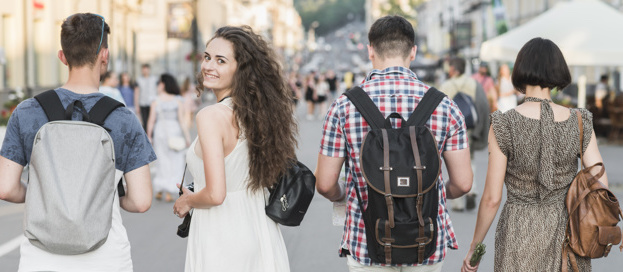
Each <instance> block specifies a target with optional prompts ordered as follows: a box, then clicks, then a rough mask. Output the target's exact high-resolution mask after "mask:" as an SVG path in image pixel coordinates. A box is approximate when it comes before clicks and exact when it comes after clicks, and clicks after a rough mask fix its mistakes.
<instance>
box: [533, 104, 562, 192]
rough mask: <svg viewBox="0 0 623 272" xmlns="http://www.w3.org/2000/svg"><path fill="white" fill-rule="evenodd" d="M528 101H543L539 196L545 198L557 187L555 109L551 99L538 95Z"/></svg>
mask: <svg viewBox="0 0 623 272" xmlns="http://www.w3.org/2000/svg"><path fill="white" fill-rule="evenodd" d="M525 101H527V102H540V103H541V120H540V122H541V148H540V152H541V156H540V161H539V183H541V185H542V187H541V188H540V190H539V197H540V198H541V199H544V198H545V197H547V195H548V194H550V193H551V191H553V190H555V189H557V187H559V186H557V184H555V183H554V136H555V135H554V134H555V133H556V131H555V124H554V110H553V109H552V105H550V103H552V100H551V99H542V98H536V97H526V98H525Z"/></svg>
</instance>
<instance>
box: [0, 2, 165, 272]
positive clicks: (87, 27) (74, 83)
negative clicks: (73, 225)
mask: <svg viewBox="0 0 623 272" xmlns="http://www.w3.org/2000/svg"><path fill="white" fill-rule="evenodd" d="M109 33H110V28H109V26H108V24H107V23H106V22H105V21H104V18H103V17H101V16H99V15H96V14H91V13H77V14H73V15H71V16H69V17H68V18H67V19H65V20H64V21H63V22H62V24H61V35H60V40H61V48H62V49H61V50H59V52H58V57H59V59H60V61H61V62H62V63H63V64H64V65H66V66H68V67H69V77H68V80H67V82H65V84H64V85H63V86H61V87H59V88H56V89H55V90H54V91H55V92H56V94H57V95H58V97H59V98H60V101H61V103H62V104H63V107H65V108H67V107H68V106H69V104H70V103H74V102H75V101H79V102H81V103H82V105H83V106H84V108H85V109H86V110H87V111H88V110H91V109H92V108H93V106H94V105H95V103H97V102H98V101H100V99H101V98H102V97H104V95H103V94H101V93H99V90H98V87H99V84H100V82H99V81H100V75H101V74H103V73H104V72H105V71H106V67H107V66H108V62H109V56H110V54H112V53H111V52H110V50H109V48H108V34H109ZM78 112H79V111H74V114H73V116H72V119H73V120H81V118H82V114H80V113H78ZM133 116H134V114H133V113H132V112H131V111H129V110H128V109H127V108H126V107H120V108H117V109H115V110H114V111H113V112H111V113H110V115H108V118H107V119H106V120H105V122H104V125H103V126H104V127H105V128H107V129H108V130H109V134H110V137H111V138H112V140H113V142H114V154H115V169H116V170H117V171H120V172H123V177H124V178H125V181H126V184H127V187H126V194H125V196H123V197H119V196H118V194H117V193H116V192H115V193H114V195H113V196H111V197H113V198H114V202H113V205H112V220H111V221H107V222H106V221H103V222H90V223H92V224H111V227H110V232H109V233H108V236H107V239H106V241H105V242H104V244H103V245H101V246H100V247H99V248H97V249H95V250H93V251H90V252H87V253H84V254H77V255H60V254H54V253H50V252H48V251H46V250H44V249H41V248H39V247H37V246H35V245H34V244H32V243H31V242H30V240H29V239H28V238H27V237H26V236H23V237H22V241H21V245H20V250H19V270H18V271H122V272H131V271H134V269H133V265H132V257H131V251H130V241H129V240H128V235H127V233H126V230H125V227H124V226H123V224H122V218H121V212H120V207H121V208H123V209H124V210H126V211H129V212H139V213H142V212H146V211H147V210H148V209H149V207H150V206H151V197H152V196H151V178H150V174H149V163H150V162H152V161H154V160H155V159H156V155H155V154H154V152H153V149H152V148H151V145H150V144H149V142H148V140H147V137H146V136H145V132H144V131H143V129H142V128H141V125H140V124H139V122H138V121H137V120H136V118H134V117H133ZM47 122H48V117H47V116H46V114H45V112H44V111H43V109H42V107H41V106H40V104H39V103H38V102H37V100H36V99H34V98H30V99H26V100H24V101H23V102H22V103H20V104H19V105H18V106H17V108H16V109H15V111H14V112H13V114H12V115H11V119H10V120H9V124H8V126H7V131H6V136H5V138H4V143H3V144H2V150H0V197H1V198H2V199H3V200H5V201H9V202H14V203H24V202H25V203H26V205H29V203H32V201H36V200H35V198H37V197H46V196H47V197H54V195H53V193H54V192H49V193H50V195H48V194H47V193H48V192H44V196H35V195H29V196H28V198H27V197H26V194H27V186H28V185H27V186H24V185H22V183H21V182H20V177H21V175H22V171H23V168H24V166H26V165H28V164H29V163H30V162H31V153H32V150H33V143H34V138H35V135H36V133H37V131H38V130H39V129H40V128H41V127H42V126H43V125H44V124H46V123H47ZM30 167H32V166H30ZM65 170H66V169H65ZM57 171H64V170H63V169H57ZM68 171H71V169H69V170H68ZM85 182H87V181H85ZM80 188H82V187H80ZM33 197H34V198H33ZM75 197H76V198H78V199H83V200H84V201H91V199H85V198H84V197H83V196H82V195H76V196H75ZM76 198H71V199H70V198H67V199H65V200H66V201H67V203H80V204H83V205H85V206H88V204H89V203H84V201H82V202H80V201H78V199H76ZM39 201H41V200H39ZM47 216H54V215H52V214H48V215H47ZM46 227H50V226H46ZM85 227H86V226H85ZM3 228H4V227H3Z"/></svg>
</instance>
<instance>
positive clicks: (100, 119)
mask: <svg viewBox="0 0 623 272" xmlns="http://www.w3.org/2000/svg"><path fill="white" fill-rule="evenodd" d="M119 107H124V105H123V103H121V102H119V101H117V100H115V99H113V98H111V97H108V96H104V97H102V98H101V99H100V100H99V101H97V103H95V105H94V106H93V108H91V110H90V111H89V118H90V119H91V120H90V122H91V123H94V124H96V125H99V126H104V121H105V120H106V118H107V117H108V115H110V113H112V112H113V111H114V110H115V109H117V108H119Z"/></svg>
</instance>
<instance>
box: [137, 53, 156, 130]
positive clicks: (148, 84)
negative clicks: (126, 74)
mask: <svg viewBox="0 0 623 272" xmlns="http://www.w3.org/2000/svg"><path fill="white" fill-rule="evenodd" d="M136 84H137V85H138V88H136V89H135V92H134V102H137V101H138V103H137V104H136V106H135V110H136V112H137V113H138V114H139V115H140V116H141V122H142V123H143V128H144V129H145V130H147V119H148V118H149V112H150V107H151V103H152V102H154V100H155V99H156V96H157V95H158V87H157V85H158V77H156V76H154V75H152V74H151V66H150V65H149V64H147V63H145V64H143V65H141V75H140V76H139V77H138V78H136Z"/></svg>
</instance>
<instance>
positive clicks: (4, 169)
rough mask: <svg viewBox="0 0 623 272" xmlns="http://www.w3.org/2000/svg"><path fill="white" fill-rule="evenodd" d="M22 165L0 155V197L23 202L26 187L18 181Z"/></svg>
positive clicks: (9, 200) (14, 201)
mask: <svg viewBox="0 0 623 272" xmlns="http://www.w3.org/2000/svg"><path fill="white" fill-rule="evenodd" d="M23 169H24V166H22V165H21V164H19V163H16V162H14V161H12V160H9V159H7V158H5V157H3V156H0V199H2V200H5V201H8V202H13V203H24V201H25V200H26V187H24V185H22V183H21V182H20V178H21V176H22V170H23Z"/></svg>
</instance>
